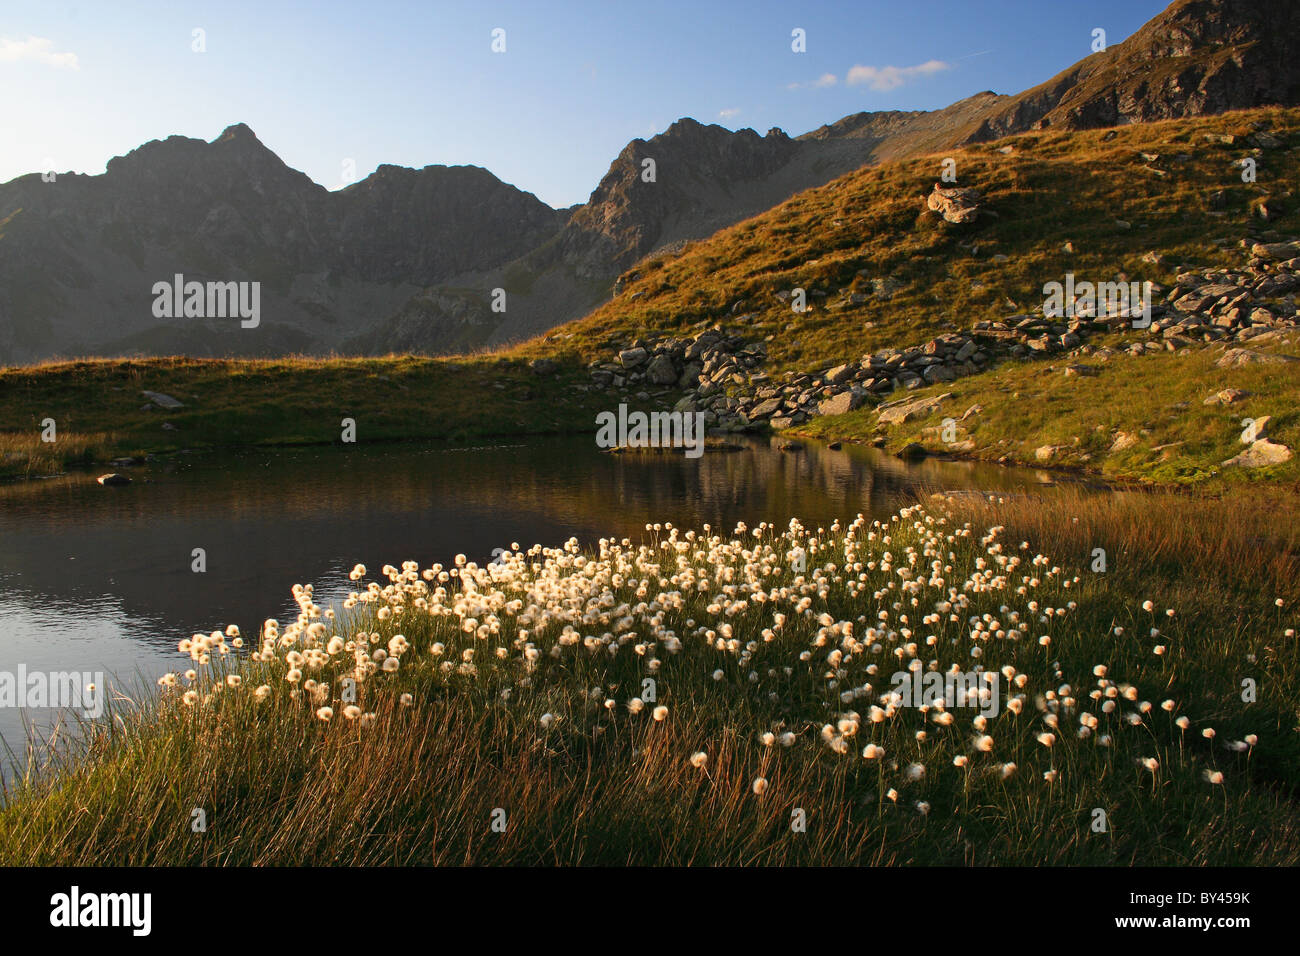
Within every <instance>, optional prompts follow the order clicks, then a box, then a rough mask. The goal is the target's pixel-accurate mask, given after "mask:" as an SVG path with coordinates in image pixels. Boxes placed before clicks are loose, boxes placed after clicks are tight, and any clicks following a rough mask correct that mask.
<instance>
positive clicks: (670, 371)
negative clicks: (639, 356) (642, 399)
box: [645, 355, 677, 385]
mask: <svg viewBox="0 0 1300 956" xmlns="http://www.w3.org/2000/svg"><path fill="white" fill-rule="evenodd" d="M645 375H646V378H647V379H648V380H649V381H650V384H651V385H672V384H674V383H675V382H676V381H677V369H675V368H673V360H672V359H671V358H669V357H668V356H667V355H656V356H655V357H654V358H653V359H651V360H650V365H649V366H648V367H647V368H646V371H645Z"/></svg>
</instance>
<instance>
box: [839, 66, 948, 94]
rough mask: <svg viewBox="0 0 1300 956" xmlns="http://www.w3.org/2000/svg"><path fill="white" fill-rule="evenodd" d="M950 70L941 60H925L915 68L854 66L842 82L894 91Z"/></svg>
mask: <svg viewBox="0 0 1300 956" xmlns="http://www.w3.org/2000/svg"><path fill="white" fill-rule="evenodd" d="M950 69H952V64H950V63H945V62H943V60H927V61H926V62H924V63H918V64H917V65H916V66H855V67H853V69H851V70H849V75H848V76H846V77H845V78H844V82H845V83H848V84H849V86H864V85H865V86H867V87H870V88H871V89H873V90H896V89H898V88H899V87H900V86H902V85H903V84H904V83H906V82H907V81H908V80H911V79H914V78H915V77H918V76H929V75H930V74H931V73H940V72H942V71H943V70H950Z"/></svg>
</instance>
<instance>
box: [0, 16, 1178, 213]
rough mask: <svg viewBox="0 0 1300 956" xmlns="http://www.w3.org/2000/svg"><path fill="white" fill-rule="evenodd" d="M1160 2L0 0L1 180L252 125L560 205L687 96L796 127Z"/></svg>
mask: <svg viewBox="0 0 1300 956" xmlns="http://www.w3.org/2000/svg"><path fill="white" fill-rule="evenodd" d="M1164 7H1165V3H1164V2H1162V0H1089V2H1074V0H927V2H924V3H920V2H910V3H907V2H899V0H887V2H879V0H842V2H806V3H800V2H790V0H786V2H775V0H743V2H735V3H732V2H707V0H694V2H684V0H655V2H642V3H634V2H628V0H600V2H547V0H528V2H519V3H492V2H473V0H466V2H430V0H426V2H396V0H392V2H388V0H367V2H357V0H353V2H341V0H318V2H313V3H305V2H304V3H295V2H279V0H259V2H246V0H225V2H208V3H202V2H189V0H165V2H143V0H139V2H137V0H72V2H28V0H4V2H3V4H0V182H5V181H8V180H10V179H12V178H13V177H15V176H19V175H22V174H24V173H29V172H36V171H40V170H46V169H52V170H54V171H56V172H66V171H74V172H81V173H91V174H96V173H102V172H103V171H104V166H105V164H106V163H107V161H108V160H109V159H110V158H112V157H113V156H118V155H122V154H125V153H127V152H129V151H131V150H132V149H135V148H136V147H138V146H140V145H141V144H143V143H146V142H148V141H150V140H155V139H164V138H166V137H167V136H170V135H176V134H179V135H183V136H192V137H197V138H201V139H204V140H212V139H215V138H216V137H217V136H219V135H220V133H221V131H222V130H223V129H225V128H226V127H227V126H231V125H233V124H235V123H241V122H242V123H246V124H247V125H248V126H249V127H251V128H252V129H253V131H254V132H255V133H256V134H257V136H258V138H259V139H260V140H261V141H262V142H263V143H264V144H266V146H267V147H269V148H270V149H271V150H273V151H274V152H275V153H276V154H277V155H279V156H280V158H281V159H283V160H284V161H285V162H286V163H287V164H288V165H290V166H292V167H293V168H295V169H299V170H302V171H303V172H305V173H306V174H307V175H308V176H310V177H311V178H312V179H313V180H315V181H316V182H318V183H320V184H321V185H322V186H325V187H326V188H327V189H337V188H340V187H342V186H344V185H347V183H348V182H351V181H353V180H356V179H363V178H365V176H367V175H369V174H370V173H371V172H373V171H374V169H375V168H376V167H377V166H378V165H380V164H381V163H394V164H397V165H401V166H413V167H421V166H426V165H430V164H446V165H475V166H483V167H485V168H487V169H489V170H491V171H492V172H493V173H494V174H495V175H496V176H498V177H499V178H500V179H502V180H504V181H506V182H508V183H512V184H514V185H515V186H518V187H519V188H520V189H524V190H526V191H528V192H531V193H533V194H534V195H536V196H537V197H538V198H539V199H541V200H542V201H544V202H546V203H549V204H550V205H552V206H555V207H563V206H570V205H572V204H574V203H579V202H584V201H585V200H586V199H587V197H588V195H589V194H590V192H591V190H592V189H594V188H595V186H596V184H597V183H598V182H599V181H600V178H601V177H602V176H603V175H604V174H605V172H606V171H607V170H608V168H609V164H610V162H611V161H612V160H613V159H614V157H615V156H617V155H618V153H619V152H620V151H621V150H622V149H623V147H624V146H626V145H627V143H628V142H629V141H630V140H632V139H635V138H638V137H640V138H643V139H648V138H650V137H651V136H653V135H655V134H656V133H660V132H662V131H663V130H665V129H666V128H667V127H668V126H670V125H671V124H672V123H673V122H674V121H675V120H677V119H678V118H680V117H683V116H690V117H693V118H695V119H697V120H699V121H700V122H702V123H717V124H719V125H721V126H725V127H727V128H728V129H742V128H744V127H750V128H752V129H755V130H757V131H758V132H759V133H766V132H767V130H768V129H770V128H771V127H773V126H778V127H780V128H782V129H784V130H785V131H786V132H787V133H789V134H790V135H791V136H797V135H799V134H801V133H805V132H808V131H809V130H812V129H816V128H817V127H818V126H821V125H823V124H825V123H830V122H834V121H835V120H837V119H839V118H840V117H842V116H846V115H848V114H850V113H856V112H860V111H863V110H917V109H938V108H941V107H944V106H947V105H948V104H949V103H952V102H954V101H956V100H959V99H962V98H964V97H966V96H970V95H972V94H974V93H978V92H981V91H983V90H993V91H994V92H997V93H1017V92H1020V91H1021V90H1023V89H1027V88H1029V87H1031V86H1034V85H1036V84H1038V83H1041V82H1042V81H1044V80H1046V79H1048V78H1049V77H1051V76H1052V75H1054V74H1055V73H1057V72H1059V71H1060V70H1062V69H1064V68H1065V67H1067V66H1069V65H1070V64H1071V63H1074V62H1075V61H1077V60H1079V59H1082V58H1083V57H1085V56H1087V55H1088V54H1089V53H1091V52H1092V46H1093V43H1094V30H1096V29H1102V30H1105V40H1106V42H1107V43H1109V44H1114V43H1118V42H1120V41H1121V40H1122V39H1124V38H1125V37H1127V36H1128V35H1130V34H1131V33H1133V32H1134V31H1135V30H1137V29H1138V28H1139V27H1140V26H1141V25H1142V24H1143V23H1145V22H1146V21H1147V20H1149V19H1151V17H1153V16H1155V15H1156V14H1157V13H1159V12H1160V11H1161V10H1162V9H1164ZM496 30H501V31H504V35H503V37H502V34H497V38H498V39H497V41H496V45H497V46H498V47H499V46H501V45H502V43H501V40H502V38H503V40H504V50H503V51H501V52H497V51H494V50H493V45H494V36H493V31H496ZM795 30H800V31H803V43H804V47H805V49H804V50H803V52H796V51H795V49H794V47H795V46H796V45H797V40H796V38H795V37H794V35H793V31H795ZM196 31H198V32H196ZM200 48H201V49H200Z"/></svg>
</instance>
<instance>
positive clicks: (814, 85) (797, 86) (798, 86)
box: [786, 73, 839, 90]
mask: <svg viewBox="0 0 1300 956" xmlns="http://www.w3.org/2000/svg"><path fill="white" fill-rule="evenodd" d="M838 82H839V80H838V79H836V77H835V74H834V73H823V74H822V75H821V76H819V77H817V79H815V80H813V81H812V82H811V83H790V84H789V85H787V86H786V89H787V90H803V89H817V90H820V89H824V88H825V87H827V86H834V85H835V84H836V83H838Z"/></svg>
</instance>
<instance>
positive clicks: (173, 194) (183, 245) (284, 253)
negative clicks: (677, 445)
mask: <svg viewBox="0 0 1300 956" xmlns="http://www.w3.org/2000/svg"><path fill="white" fill-rule="evenodd" d="M0 209H2V210H3V213H0V218H3V219H4V220H5V223H6V225H5V228H4V230H3V236H2V238H0V243H2V251H3V255H2V256H0V361H4V362H21V361H27V360H31V359H35V358H44V357H47V356H50V355H53V354H63V355H77V354H118V353H121V352H124V351H126V352H130V351H142V352H146V353H148V352H153V353H156V352H183V353H188V354H194V355H204V354H234V355H258V354H274V353H277V352H289V351H307V352H315V353H321V352H326V351H329V350H330V349H332V348H336V347H337V346H338V345H339V344H340V342H341V341H342V339H343V338H344V336H345V335H347V334H350V333H351V332H353V331H354V330H355V325H354V323H356V322H357V321H358V320H359V319H362V320H364V318H365V317H370V316H374V315H385V314H387V313H389V312H391V311H392V310H393V309H395V308H396V307H397V306H399V305H400V304H401V303H402V302H404V301H405V300H406V299H407V298H409V297H410V295H411V294H412V293H414V292H415V291H416V290H417V289H418V288H420V287H421V286H426V285H431V284H434V283H437V282H440V281H443V280H445V279H447V278H448V277H450V276H452V275H454V274H456V273H457V272H460V271H462V270H464V269H465V268H467V267H468V266H470V265H472V264H482V263H489V264H495V263H497V262H504V261H507V260H509V259H511V258H513V257H514V256H517V255H519V254H520V253H522V252H524V251H526V250H528V249H530V248H533V247H534V246H536V245H537V244H538V243H540V242H542V241H544V240H545V239H546V238H547V237H549V236H551V235H553V234H554V233H555V231H556V230H557V229H559V227H560V226H561V225H562V223H563V220H564V218H565V217H564V215H563V214H561V213H557V212H556V211H555V210H552V209H551V208H550V207H549V206H547V205H546V204H544V203H542V202H541V201H540V200H538V199H537V198H536V197H534V196H532V195H531V194H529V193H524V192H522V191H520V190H518V189H515V188H514V187H513V186H508V185H506V184H505V183H502V182H500V181H499V180H498V179H496V177H494V176H492V174H491V173H488V172H487V171H486V170H481V169H477V168H474V167H452V168H448V167H441V166H429V167H425V168H424V169H422V170H412V169H400V168H397V167H393V166H381V167H380V168H379V169H378V170H377V171H376V172H375V173H374V174H373V175H372V176H370V177H368V178H367V179H365V180H364V181H362V182H359V183H356V184H354V185H353V186H350V187H349V188H347V189H344V190H341V191H339V192H337V193H330V192H327V191H326V190H325V189H324V188H323V187H321V186H318V185H316V184H315V183H313V182H312V181H311V180H310V179H308V177H306V176H305V175H303V174H302V173H300V172H298V171H296V170H293V169H290V168H289V167H288V166H286V165H285V164H284V163H283V162H282V161H281V160H280V159H279V158H278V157H277V156H276V155H275V154H274V153H273V152H271V151H270V150H269V149H267V148H266V147H265V146H264V145H262V143H261V142H259V141H258V139H257V137H256V136H254V135H253V132H252V131H251V130H249V129H248V127H246V126H243V125H242V124H241V125H237V126H232V127H230V128H228V129H227V130H226V131H225V132H223V133H222V135H221V136H219V137H218V138H217V139H216V140H214V141H212V142H211V143H206V142H204V141H202V140H196V139H189V138H185V137H179V136H173V137H170V138H168V139H166V140H163V141H155V142H151V143H147V144H145V145H144V146H142V147H140V148H139V149H137V150H134V151H133V152H131V153H130V154H128V155H126V156H122V157H118V158H115V159H113V160H111V161H110V162H109V163H108V166H107V169H106V170H105V172H104V174H103V175H102V176H82V175H68V174H65V175H59V176H57V177H56V178H55V179H54V180H53V181H51V182H46V181H44V180H43V179H42V177H41V176H39V175H29V176H23V177H20V178H18V179H15V180H13V181H12V182H9V183H6V184H4V185H3V186H0ZM177 273H180V274H182V275H184V276H185V277H186V278H187V279H195V280H199V281H206V280H219V281H239V280H255V281H258V282H260V283H261V286H262V288H261V311H262V317H263V321H262V322H261V324H260V325H259V326H258V327H257V328H250V329H242V328H240V327H239V323H238V322H233V323H232V322H231V321H229V320H224V319H215V320H202V319H185V320H180V321H175V320H160V319H158V318H156V317H155V316H154V315H153V312H152V304H153V299H154V296H153V293H152V291H151V290H152V287H153V285H154V283H155V282H159V281H168V282H170V281H171V280H172V277H173V276H174V275H175V274H177Z"/></svg>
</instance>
